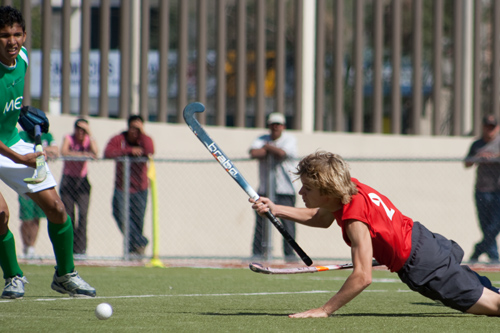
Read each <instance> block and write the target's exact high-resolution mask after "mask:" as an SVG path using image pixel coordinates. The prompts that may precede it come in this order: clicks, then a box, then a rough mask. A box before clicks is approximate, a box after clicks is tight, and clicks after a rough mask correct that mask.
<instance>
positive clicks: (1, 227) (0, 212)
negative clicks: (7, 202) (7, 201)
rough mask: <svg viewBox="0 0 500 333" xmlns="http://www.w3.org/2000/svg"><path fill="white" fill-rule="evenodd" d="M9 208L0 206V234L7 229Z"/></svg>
mask: <svg viewBox="0 0 500 333" xmlns="http://www.w3.org/2000/svg"><path fill="white" fill-rule="evenodd" d="M9 217H10V216H9V209H8V208H7V207H5V208H0V235H4V234H5V233H6V232H7V230H8V229H9V227H8V225H9Z"/></svg>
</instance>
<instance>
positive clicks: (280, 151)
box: [250, 113, 297, 262]
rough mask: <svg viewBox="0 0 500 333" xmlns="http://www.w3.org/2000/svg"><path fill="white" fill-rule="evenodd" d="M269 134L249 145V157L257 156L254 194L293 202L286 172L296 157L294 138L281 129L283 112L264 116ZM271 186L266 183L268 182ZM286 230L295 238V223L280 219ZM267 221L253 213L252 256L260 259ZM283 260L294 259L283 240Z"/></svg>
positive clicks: (291, 170)
mask: <svg viewBox="0 0 500 333" xmlns="http://www.w3.org/2000/svg"><path fill="white" fill-rule="evenodd" d="M267 125H268V126H269V134H265V135H262V136H260V137H258V138H257V139H256V140H255V141H254V142H253V143H252V145H251V147H250V157H251V158H256V159H258V160H259V181H260V184H259V188H258V191H257V192H258V194H259V195H262V196H267V197H269V196H274V201H275V202H276V203H279V204H280V205H284V206H292V207H293V206H295V189H294V187H293V184H292V179H291V177H290V176H291V175H290V172H293V170H294V169H295V163H294V159H295V158H296V157H297V140H296V139H295V137H294V136H293V135H291V134H289V133H284V130H285V128H286V126H285V116H284V115H282V114H281V113H271V114H270V115H269V117H268V119H267ZM270 184H271V186H268V185H270ZM281 221H282V222H283V225H284V226H285V229H286V230H287V231H288V233H289V234H290V235H291V236H292V237H294V238H295V223H293V222H290V221H287V220H284V219H282V220H281ZM265 223H270V222H269V221H267V220H266V219H265V218H264V217H262V216H260V215H259V214H256V221H255V234H254V240H253V249H252V252H253V257H254V259H260V258H262V257H263V256H264V254H265V252H266V251H268V250H269V248H268V247H269V245H268V244H267V241H268V235H267V234H266V230H269V229H270V228H269V225H267V226H266V225H265ZM283 252H284V255H285V260H286V261H289V262H293V261H295V260H297V257H296V256H295V252H294V251H293V248H292V247H291V246H290V245H289V244H288V243H287V242H286V241H285V240H283Z"/></svg>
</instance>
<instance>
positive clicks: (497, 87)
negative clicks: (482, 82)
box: [488, 1, 500, 119]
mask: <svg viewBox="0 0 500 333" xmlns="http://www.w3.org/2000/svg"><path fill="white" fill-rule="evenodd" d="M492 6H493V17H492V18H491V21H492V24H493V35H492V38H491V43H492V48H493V64H492V66H491V73H492V84H491V97H490V98H491V109H490V110H488V113H494V114H495V116H496V117H497V119H498V117H499V116H500V100H499V96H500V1H493V5H492Z"/></svg>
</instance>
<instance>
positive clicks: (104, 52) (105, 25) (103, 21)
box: [99, 0, 111, 117]
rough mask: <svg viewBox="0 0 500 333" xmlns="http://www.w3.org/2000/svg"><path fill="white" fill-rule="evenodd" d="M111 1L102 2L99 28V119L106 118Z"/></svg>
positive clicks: (107, 108)
mask: <svg viewBox="0 0 500 333" xmlns="http://www.w3.org/2000/svg"><path fill="white" fill-rule="evenodd" d="M110 3H111V0H102V1H101V8H100V12H99V14H100V17H99V26H100V28H101V31H100V33H99V50H100V53H99V57H100V59H99V78H100V80H99V117H108V115H109V101H108V77H109V40H110V30H111V29H110V27H109V26H110V24H109V21H110V13H111V10H110V6H111V4H110Z"/></svg>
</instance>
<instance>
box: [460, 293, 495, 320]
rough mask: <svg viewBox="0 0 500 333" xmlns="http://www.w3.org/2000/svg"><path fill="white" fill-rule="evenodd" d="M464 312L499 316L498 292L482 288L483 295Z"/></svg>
mask: <svg viewBox="0 0 500 333" xmlns="http://www.w3.org/2000/svg"><path fill="white" fill-rule="evenodd" d="M466 312H467V313H471V314H476V315H487V316H500V294H497V293H495V292H493V291H491V290H489V289H487V288H484V290H483V295H481V297H480V298H479V300H478V301H477V302H476V304H474V305H473V306H471V307H470V308H469V310H467V311H466Z"/></svg>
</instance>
